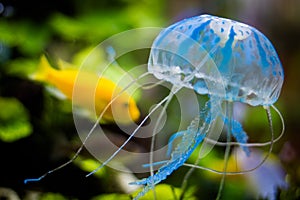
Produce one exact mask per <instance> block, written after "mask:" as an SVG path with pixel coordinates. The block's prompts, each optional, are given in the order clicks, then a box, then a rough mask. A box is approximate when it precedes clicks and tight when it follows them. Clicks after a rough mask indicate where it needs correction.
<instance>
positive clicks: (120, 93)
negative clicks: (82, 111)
mask: <svg viewBox="0 0 300 200" xmlns="http://www.w3.org/2000/svg"><path fill="white" fill-rule="evenodd" d="M147 75H149V73H145V74H143V75H141V76H140V77H138V78H137V79H134V80H132V81H131V82H130V83H129V84H128V85H127V86H126V87H124V88H123V89H122V90H121V91H120V92H119V93H118V94H116V95H115V96H114V97H113V99H112V100H111V101H110V102H109V103H108V104H107V105H106V107H105V108H104V109H103V111H102V112H101V114H100V115H99V117H98V118H97V120H96V122H95V123H94V125H93V126H92V128H91V129H90V131H89V132H88V134H87V136H86V137H85V139H84V140H83V142H82V144H81V146H80V147H79V148H78V150H77V151H76V153H75V155H74V156H73V157H72V158H71V159H70V160H69V161H67V162H65V163H63V164H62V165H60V166H58V167H56V168H54V169H52V170H49V171H48V172H46V173H45V174H43V175H42V176H40V177H38V178H29V179H25V180H24V184H26V183H28V182H36V181H40V180H42V179H43V178H45V177H46V176H47V175H49V174H51V173H53V172H55V171H57V170H59V169H62V168H64V167H65V166H67V165H69V164H71V163H72V162H73V161H74V160H75V159H76V158H77V157H78V155H79V154H80V152H81V151H82V149H83V147H84V146H85V144H86V142H87V140H88V139H89V137H90V136H91V134H92V133H93V132H94V130H95V129H96V127H97V125H98V124H99V122H100V120H101V119H102V117H103V115H104V113H105V112H106V111H107V109H108V108H109V107H110V106H111V104H112V103H113V102H114V101H115V100H116V99H117V98H118V97H119V96H120V95H122V94H123V93H124V92H125V91H126V90H127V89H128V88H130V87H131V86H132V85H133V84H134V83H136V82H137V81H138V80H139V79H141V78H143V77H145V76H147Z"/></svg>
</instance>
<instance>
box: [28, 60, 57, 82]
mask: <svg viewBox="0 0 300 200" xmlns="http://www.w3.org/2000/svg"><path fill="white" fill-rule="evenodd" d="M53 71H55V69H53V68H52V67H51V65H50V63H49V61H48V59H47V58H46V56H45V55H42V56H41V58H40V62H39V66H38V69H37V71H36V72H35V73H34V74H32V75H30V78H31V79H33V80H36V81H45V80H47V78H48V76H49V74H50V73H51V72H53Z"/></svg>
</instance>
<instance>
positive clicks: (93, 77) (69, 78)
mask: <svg viewBox="0 0 300 200" xmlns="http://www.w3.org/2000/svg"><path fill="white" fill-rule="evenodd" d="M58 65H59V68H60V69H59V70H58V69H55V68H53V67H51V65H50V63H49V61H48V59H47V58H46V56H45V55H43V56H42V57H41V59H40V63H39V67H38V70H37V72H36V73H35V74H33V75H32V76H31V78H32V79H33V80H36V81H42V82H45V83H49V84H51V85H53V86H55V87H56V88H57V89H59V91H61V93H62V94H63V95H65V96H66V98H67V99H69V100H73V104H75V105H79V106H82V107H84V108H88V109H90V110H91V112H92V111H93V105H95V111H96V114H97V115H98V116H99V115H100V114H101V113H102V111H103V110H104V109H105V107H106V106H107V105H108V103H109V102H111V100H112V99H113V98H114V96H116V95H117V94H119V93H121V92H122V88H120V87H118V86H117V85H116V84H115V83H114V82H113V81H111V80H109V79H107V78H105V77H98V76H97V74H94V73H91V72H80V71H79V70H76V69H70V66H72V65H71V64H69V63H67V62H64V61H62V60H60V61H59V63H58ZM67 66H69V67H67ZM79 74H80V81H78V79H76V78H77V77H78V76H79ZM76 81H77V86H76V89H77V90H79V91H81V94H80V96H78V97H77V98H73V90H74V87H75V84H76ZM52 91H53V90H52ZM56 93H59V92H56ZM89 94H94V95H89ZM63 95H60V96H63ZM91 96H94V99H91V98H90V97H91ZM112 106H113V107H114V109H115V112H114V113H113V112H112V109H111V107H112ZM139 116H140V112H139V109H138V107H137V105H136V102H135V100H134V99H133V98H132V97H131V96H130V95H129V94H128V93H127V92H122V93H121V95H120V96H118V97H117V98H116V100H115V101H113V103H112V105H111V106H110V107H109V108H108V109H107V111H106V112H105V113H104V115H103V120H102V122H113V121H116V122H120V123H123V124H126V123H129V122H131V121H136V120H137V119H138V118H139Z"/></svg>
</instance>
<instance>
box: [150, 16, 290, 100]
mask: <svg viewBox="0 0 300 200" xmlns="http://www.w3.org/2000/svg"><path fill="white" fill-rule="evenodd" d="M187 38H190V39H187ZM195 41H196V42H195ZM171 49H172V50H173V51H175V52H174V54H173V53H168V52H167V50H169V51H170V50H171ZM174 49H176V50H174ZM207 53H208V54H209V57H210V59H208V60H206V61H205V63H203V58H204V57H205V56H207ZM172 54H173V55H172ZM182 58H185V59H182ZM186 60H189V62H190V63H187V62H186ZM212 62H214V65H216V66H217V69H218V71H219V73H220V75H215V74H213V73H210V74H209V75H208V74H207V72H206V71H204V72H203V69H205V66H204V65H208V64H209V65H211V63H212ZM201 64H202V66H201ZM195 67H196V68H197V69H196V70H195ZM201 69H202V70H201ZM148 70H149V72H151V73H153V74H154V76H156V77H157V78H158V79H164V80H167V81H171V82H173V83H174V84H175V83H178V82H181V83H182V82H184V81H185V80H184V78H182V77H185V76H187V75H189V74H193V75H194V77H195V78H196V79H197V78H198V79H199V80H196V81H195V80H190V83H189V84H187V83H185V85H186V86H187V87H190V88H192V87H193V86H195V85H196V86H197V85H198V86H201V88H202V92H201V93H205V91H206V93H208V91H209V92H210V93H211V94H213V95H216V96H220V98H222V99H224V100H228V101H240V102H244V103H247V104H249V105H252V106H257V105H264V106H268V105H272V104H274V103H275V102H276V101H277V99H278V97H279V95H280V91H281V87H282V84H283V77H284V73H283V68H282V65H281V63H280V60H279V58H278V55H277V53H276V51H275V49H274V47H273V45H272V44H271V42H270V41H269V40H268V38H267V37H266V36H264V35H263V34H262V33H261V32H260V31H258V30H257V29H255V28H253V27H251V26H249V25H246V24H243V23H240V22H235V21H233V20H230V19H225V18H220V17H215V16H211V15H200V16H197V17H193V18H189V19H186V20H182V21H180V22H177V23H175V24H174V25H171V26H170V27H168V28H166V29H165V30H164V31H162V32H161V33H160V34H159V35H158V36H157V38H156V40H155V41H154V43H153V46H152V50H151V53H150V57H149V65H148ZM209 76H212V77H209ZM174 77H177V79H174ZM216 78H217V79H218V78H221V80H218V84H220V85H221V84H224V87H225V92H224V93H222V94H218V93H216V92H215V91H214V90H208V89H207V88H205V87H207V86H205V84H204V82H205V81H207V80H209V79H210V80H211V79H216ZM203 79H205V81H204V80H203ZM191 81H193V82H194V83H191ZM198 81H199V82H198ZM216 82H217V81H216ZM216 84H217V83H216ZM218 92H219V91H218ZM221 95H225V96H221Z"/></svg>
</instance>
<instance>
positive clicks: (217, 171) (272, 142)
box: [183, 105, 285, 175]
mask: <svg viewBox="0 0 300 200" xmlns="http://www.w3.org/2000/svg"><path fill="white" fill-rule="evenodd" d="M271 107H272V108H273V109H274V110H275V111H276V112H277V113H278V115H279V116H280V118H281V121H282V126H283V128H282V131H281V134H280V135H282V134H283V132H284V130H285V125H284V120H283V117H282V115H281V114H280V112H279V111H278V109H277V108H276V107H275V106H273V105H271ZM265 109H266V113H267V117H268V121H269V128H270V132H271V140H270V148H269V150H268V152H267V154H266V155H265V157H264V158H263V159H262V161H261V162H260V163H259V164H258V165H257V166H256V167H254V168H251V169H248V170H242V171H238V172H226V175H240V174H245V173H249V172H253V171H255V170H256V169H257V168H259V167H261V166H262V165H263V164H264V163H265V161H266V160H267V159H268V158H269V156H270V154H271V153H272V149H273V144H274V142H275V139H274V129H273V122H272V116H271V112H270V108H269V107H265ZM225 144H226V143H225ZM229 144H231V143H229ZM183 166H186V167H191V168H195V169H202V170H206V171H209V172H213V173H216V174H224V172H223V171H219V170H215V169H211V168H208V167H203V166H198V165H194V164H189V163H184V164H183Z"/></svg>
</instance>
